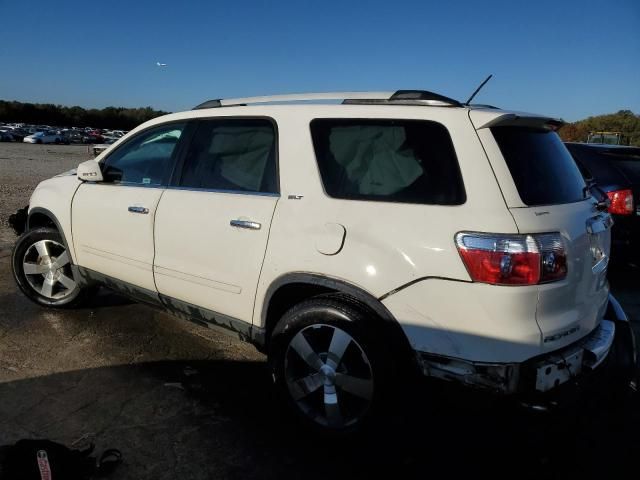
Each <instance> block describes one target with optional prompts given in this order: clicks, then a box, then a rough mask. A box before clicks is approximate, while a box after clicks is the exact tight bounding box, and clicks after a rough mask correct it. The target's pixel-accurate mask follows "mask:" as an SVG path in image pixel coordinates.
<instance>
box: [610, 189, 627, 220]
mask: <svg viewBox="0 0 640 480" xmlns="http://www.w3.org/2000/svg"><path fill="white" fill-rule="evenodd" d="M607 196H608V197H609V200H611V204H610V205H609V213H613V214H616V215H632V214H633V192H632V191H631V190H614V191H612V192H607Z"/></svg>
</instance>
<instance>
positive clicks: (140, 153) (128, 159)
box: [102, 123, 185, 186]
mask: <svg viewBox="0 0 640 480" xmlns="http://www.w3.org/2000/svg"><path fill="white" fill-rule="evenodd" d="M184 127H185V124H184V123H172V124H168V125H162V126H159V127H155V128H151V129H149V130H146V131H144V132H142V133H140V134H138V135H137V136H135V137H133V138H132V139H131V140H129V141H128V142H127V143H125V144H124V145H122V146H121V147H120V148H118V149H117V150H116V151H114V152H113V153H112V154H110V155H109V156H108V157H107V159H106V160H105V165H104V167H103V169H102V171H103V175H104V178H105V180H106V181H110V182H114V183H122V184H129V185H149V186H158V185H162V184H163V181H164V180H165V178H166V177H167V174H168V172H169V171H170V169H171V167H172V165H173V155H174V152H175V148H176V145H177V144H178V140H179V139H180V136H181V135H182V132H183V130H184Z"/></svg>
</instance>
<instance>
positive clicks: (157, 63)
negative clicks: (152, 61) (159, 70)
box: [156, 62, 167, 67]
mask: <svg viewBox="0 0 640 480" xmlns="http://www.w3.org/2000/svg"><path fill="white" fill-rule="evenodd" d="M156 65H157V66H159V67H166V66H167V64H166V63H160V62H156Z"/></svg>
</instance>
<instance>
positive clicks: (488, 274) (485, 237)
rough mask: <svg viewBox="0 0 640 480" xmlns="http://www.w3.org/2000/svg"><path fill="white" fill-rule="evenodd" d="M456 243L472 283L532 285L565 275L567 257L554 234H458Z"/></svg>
mask: <svg viewBox="0 0 640 480" xmlns="http://www.w3.org/2000/svg"><path fill="white" fill-rule="evenodd" d="M456 245H457V246H458V251H459V252H460V256H461V257H462V260H463V262H464V264H465V266H466V267H467V270H468V271H469V275H470V276H471V278H472V279H473V280H474V281H476V282H483V283H490V284H492V285H536V284H538V283H544V282H552V281H556V280H561V279H562V278H564V277H565V276H566V275H567V257H566V254H565V249H564V244H563V242H562V237H561V236H560V234H558V233H545V234H541V235H503V234H488V233H465V232H462V233H459V234H457V235H456Z"/></svg>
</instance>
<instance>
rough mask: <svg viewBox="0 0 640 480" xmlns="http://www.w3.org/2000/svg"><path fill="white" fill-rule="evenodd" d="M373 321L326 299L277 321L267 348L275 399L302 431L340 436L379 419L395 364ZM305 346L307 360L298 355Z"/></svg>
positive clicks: (313, 301) (303, 304)
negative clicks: (277, 398)
mask: <svg viewBox="0 0 640 480" xmlns="http://www.w3.org/2000/svg"><path fill="white" fill-rule="evenodd" d="M377 323H378V322H377V319H376V318H371V314H369V313H368V312H366V310H365V309H364V308H360V307H359V306H358V304H357V303H355V302H345V301H343V300H342V299H340V298H339V297H333V296H331V295H326V296H318V297H314V298H312V299H310V300H306V301H303V302H301V303H299V304H298V305H295V306H294V307H292V308H291V309H290V310H289V311H287V312H286V313H285V314H284V316H283V317H282V318H281V319H280V321H279V322H278V324H277V325H276V327H275V328H274V331H273V333H272V335H271V342H270V348H269V362H270V364H271V368H272V372H273V379H274V382H275V387H276V391H277V393H278V397H279V398H280V399H281V400H283V401H284V402H285V403H286V404H288V406H289V407H290V409H291V410H292V411H293V412H295V415H296V417H297V418H298V419H300V420H301V421H302V423H303V424H305V425H306V426H307V427H311V428H312V429H314V430H317V431H320V432H322V433H325V434H345V433H352V432H355V431H359V430H362V429H363V428H365V427H366V426H368V425H370V424H372V423H374V420H378V419H380V418H381V417H382V415H381V414H382V413H383V412H384V411H385V410H386V409H387V407H388V404H389V402H388V399H389V394H390V393H391V391H392V385H391V384H392V378H393V372H394V370H395V360H394V357H393V355H392V353H391V351H390V350H389V349H388V348H387V347H386V345H385V343H384V338H385V337H384V335H380V330H379V329H378V328H377ZM345 335H346V337H349V339H347V338H346V337H345ZM334 337H335V344H334V343H333V342H334ZM304 343H306V345H308V346H310V347H311V348H312V352H311V353H313V354H314V355H308V356H307V360H303V357H302V354H300V353H299V352H300V351H301V350H304V348H305V347H304ZM345 344H346V346H344V348H342V346H343V345H345ZM332 346H333V347H334V348H332ZM340 351H342V352H343V354H342V355H338V356H336V354H335V353H336V352H340ZM318 359H319V360H320V362H321V363H318ZM336 361H337V363H336ZM312 364H313V365H314V366H313V367H312V366H311V365H312ZM303 379H304V380H305V381H304V382H303ZM347 380H348V381H347ZM318 383H321V384H320V385H318ZM354 392H357V394H355V393H354Z"/></svg>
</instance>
